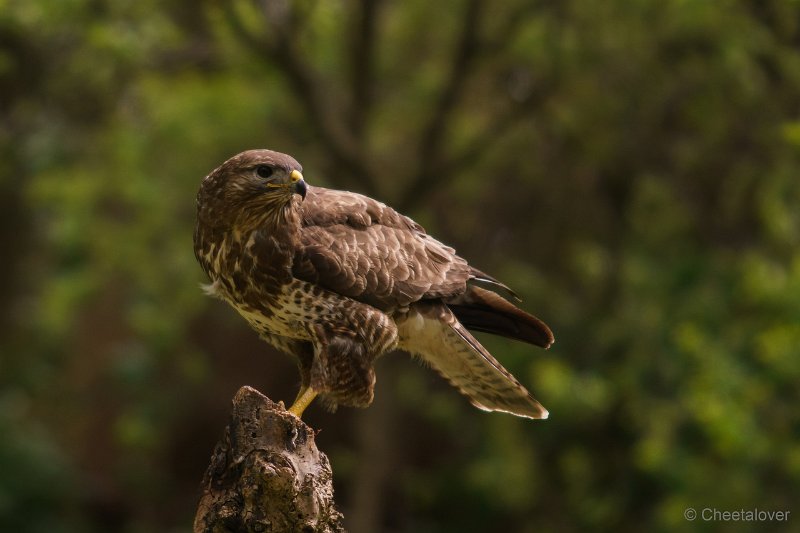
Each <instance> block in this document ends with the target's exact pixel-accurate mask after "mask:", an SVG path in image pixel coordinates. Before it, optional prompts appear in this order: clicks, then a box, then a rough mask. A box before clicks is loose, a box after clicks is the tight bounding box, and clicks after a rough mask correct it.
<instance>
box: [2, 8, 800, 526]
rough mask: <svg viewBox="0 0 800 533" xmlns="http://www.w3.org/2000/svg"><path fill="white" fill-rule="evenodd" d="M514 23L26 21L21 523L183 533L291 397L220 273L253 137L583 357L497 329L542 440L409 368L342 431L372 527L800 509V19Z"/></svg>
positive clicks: (580, 522) (15, 267) (251, 13)
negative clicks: (221, 203) (232, 413)
mask: <svg viewBox="0 0 800 533" xmlns="http://www.w3.org/2000/svg"><path fill="white" fill-rule="evenodd" d="M485 4H487V3H485V2H481V1H479V0H448V1H445V2H423V1H421V0H414V1H410V2H392V1H389V0H384V1H382V2H370V1H364V2H356V1H354V0H353V1H333V2H319V1H314V0H295V1H285V2H280V1H277V0H276V1H268V2H259V3H251V2H248V1H245V0H241V1H235V2H217V1H213V0H204V1H201V2H190V1H188V0H169V1H166V2H154V1H152V0H144V1H139V2H128V1H122V2H101V1H95V0H69V1H62V2H46V1H41V0H35V1H21V0H0V94H2V97H1V98H0V155H1V156H0V246H1V248H0V249H2V250H3V253H2V257H3V261H2V262H0V290H2V294H3V302H4V305H3V306H2V307H1V308H0V357H1V358H0V434H1V435H3V437H2V438H0V530H2V531H20V532H22V531H32V532H33V531H64V532H78V531H128V532H138V531H164V530H170V531H188V530H190V524H191V519H192V516H193V512H194V506H195V505H196V501H197V496H198V494H199V481H200V478H201V476H202V473H203V470H204V468H205V466H206V464H207V458H208V456H209V454H210V452H211V449H212V447H213V444H214V442H215V440H216V438H217V437H218V436H219V434H220V432H221V430H222V427H223V426H224V424H225V420H226V413H227V410H228V402H229V400H230V398H231V397H232V395H233V393H234V391H235V390H236V389H237V388H238V387H239V386H240V385H243V384H251V385H254V386H256V387H258V388H259V389H261V390H262V391H263V392H265V393H266V394H268V395H270V396H271V397H273V398H275V399H284V400H289V399H291V397H292V395H293V393H294V391H295V384H296V380H297V375H296V371H295V369H294V368H293V365H292V363H291V362H290V361H289V360H288V359H287V358H283V357H281V356H278V355H276V354H274V353H270V350H269V349H268V348H267V347H266V346H265V345H263V344H262V343H260V342H259V341H258V340H257V339H256V338H255V335H254V334H253V333H251V332H250V331H249V330H248V328H247V326H246V324H245V323H244V322H243V321H241V320H239V319H238V318H237V317H236V316H235V315H234V313H232V312H231V311H230V310H228V309H226V308H225V307H224V306H223V305H222V304H221V303H219V302H215V301H211V300H209V299H206V298H204V297H203V296H202V295H201V293H200V291H199V290H198V288H197V284H198V282H201V281H203V280H202V275H201V272H200V269H199V268H198V267H197V265H196V264H195V261H194V257H193V255H192V247H191V234H192V228H193V224H194V220H193V219H194V195H195V193H196V190H197V187H198V184H199V181H200V179H201V178H202V177H203V176H204V175H205V174H206V173H207V172H209V171H210V170H211V169H212V168H214V166H216V165H217V164H219V163H220V162H222V161H223V160H224V159H225V158H227V157H229V156H230V155H233V154H234V153H237V152H239V151H241V150H244V149H247V148H253V147H270V148H273V149H277V150H281V151H285V152H289V153H292V154H293V155H295V156H296V157H297V158H298V159H299V160H300V161H301V162H302V163H303V164H304V166H305V174H306V177H307V178H308V179H309V181H310V182H312V183H315V184H322V185H327V186H335V187H340V188H349V189H353V190H359V191H361V192H366V193H368V194H371V195H373V196H376V197H378V198H379V199H381V200H384V201H386V202H387V203H390V204H392V205H396V206H398V207H401V208H402V209H403V210H404V211H407V212H408V214H410V215H412V216H414V217H415V218H416V219H417V220H418V221H420V222H422V223H423V224H424V225H426V227H427V228H428V229H429V231H431V232H432V233H434V234H435V235H436V236H437V237H439V238H440V239H442V240H444V241H445V242H448V243H451V244H453V245H455V246H456V247H457V249H458V250H459V252H460V253H461V254H462V255H463V256H465V257H467V258H469V259H470V260H471V261H472V262H473V263H474V264H476V266H478V267H479V268H481V269H484V270H486V271H488V272H490V273H492V274H494V275H496V276H497V277H499V278H500V279H503V280H504V281H506V282H507V283H508V284H509V285H510V286H512V287H513V288H514V289H515V290H517V291H518V292H519V293H520V294H521V295H523V297H524V299H525V307H526V308H528V309H529V310H531V311H533V312H534V313H536V314H537V315H539V316H541V317H542V318H544V319H545V320H546V321H547V322H548V323H549V324H550V325H551V326H552V327H553V329H554V330H555V333H556V338H557V343H556V345H555V347H554V348H553V349H552V350H551V352H550V353H543V352H537V351H536V350H533V349H531V348H530V347H528V346H523V345H518V344H514V343H509V342H503V341H499V340H496V339H491V338H485V337H482V339H483V340H485V342H486V344H487V345H488V346H489V348H490V349H491V350H492V351H494V352H495V353H496V354H497V355H498V356H499V358H500V359H501V360H502V361H503V362H504V364H506V365H507V366H508V367H509V368H510V369H511V370H512V371H513V372H514V373H515V374H516V375H517V376H518V377H519V378H520V379H521V381H522V382H523V383H525V384H527V385H529V386H530V388H531V390H532V391H533V392H534V394H535V395H536V396H537V397H538V398H539V399H540V400H541V401H542V403H543V404H544V405H545V406H547V407H548V409H549V410H550V412H551V414H552V416H551V419H550V420H548V421H546V422H530V421H525V420H519V419H515V418H512V417H509V416H505V415H501V414H494V415H486V414H484V413H481V412H479V411H477V410H475V409H473V408H471V407H470V406H469V405H468V403H467V402H466V401H465V400H463V399H462V398H461V397H460V396H459V395H458V394H457V393H456V392H455V391H453V390H451V389H450V388H449V387H448V386H447V385H446V384H443V383H442V381H441V380H439V379H438V378H436V377H434V376H433V375H432V373H431V372H430V371H428V370H425V369H422V368H419V367H418V365H415V364H413V363H411V362H408V361H404V360H403V358H402V357H398V356H393V357H392V360H390V361H383V362H382V366H381V368H380V369H379V374H378V376H379V377H378V386H377V391H376V392H377V395H378V400H377V401H376V405H375V406H374V407H373V408H371V409H370V410H367V411H363V412H362V411H352V410H341V411H340V412H338V413H336V414H328V413H324V412H323V411H322V410H321V409H320V408H319V407H317V408H312V410H311V411H310V412H309V420H310V422H311V423H312V425H313V426H314V427H316V428H318V429H320V430H322V433H321V434H320V436H319V442H320V446H321V447H322V448H323V450H325V451H326V452H328V453H329V454H330V456H331V459H332V461H333V466H334V471H335V473H336V477H337V479H336V483H337V495H338V496H337V497H338V500H339V502H340V505H341V507H342V508H343V511H344V513H345V515H346V517H347V519H348V521H349V523H350V526H351V528H352V530H353V531H354V532H356V533H358V530H359V528H360V530H363V531H382V530H385V531H415V532H418V531H534V530H558V531H579V530H596V529H599V530H611V531H642V530H647V531H667V530H675V529H682V528H687V529H692V530H694V529H699V530H712V529H713V530H731V531H738V530H741V531H749V530H751V529H752V528H753V527H754V524H753V523H749V524H748V523H734V522H727V523H719V522H717V523H710V522H703V521H702V520H697V521H696V522H687V521H686V520H685V519H684V516H683V510H684V509H685V508H687V507H694V508H698V509H702V508H703V507H716V508H718V509H722V510H738V509H740V508H746V509H747V508H754V507H758V508H760V509H766V510H789V511H793V513H800V509H797V508H793V506H796V504H797V501H798V500H797V494H800V409H798V408H797V405H798V400H799V399H800V398H799V396H800V394H799V393H798V382H800V208H799V206H800V179H798V177H797V176H798V170H797V169H798V168H800V107H798V102H799V101H800V100H798V95H799V94H800V5H798V4H797V3H796V2H784V1H778V0H774V1H766V2H764V1H756V0H752V1H725V2H722V1H721V2H701V1H689V0H684V1H679V0H672V1H637V2H628V1H623V0H615V1H606V2H578V1H564V2H529V1H523V0H520V1H516V2H514V1H511V2H504V3H502V4H501V3H496V4H492V5H491V6H488V5H485ZM298 66H299V67H301V68H298ZM354 156H355V157H354ZM375 472H378V473H382V474H381V475H378V474H374V475H370V473H375ZM365 494H366V495H367V496H368V497H367V496H364V495H365ZM797 518H798V517H791V518H790V521H789V522H782V523H778V522H774V523H767V524H757V525H758V526H759V529H762V528H763V529H770V530H776V531H777V530H784V531H789V530H792V529H796V527H795V528H792V524H793V523H794V522H796V521H797Z"/></svg>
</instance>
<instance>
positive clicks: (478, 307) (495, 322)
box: [447, 286, 555, 349]
mask: <svg viewBox="0 0 800 533" xmlns="http://www.w3.org/2000/svg"><path fill="white" fill-rule="evenodd" d="M447 306H448V307H449V308H450V310H451V311H452V312H453V314H454V315H455V316H456V318H458V320H459V322H461V323H462V324H463V325H464V326H466V327H467V328H469V329H471V330H474V331H482V332H484V333H492V334H494V335H500V336H502V337H509V338H511V339H517V340H520V341H523V342H527V343H530V344H534V345H536V346H541V347H542V348H545V349H547V348H549V347H550V346H551V345H552V344H553V342H554V341H555V339H554V337H553V332H552V331H550V328H549V327H547V324H545V323H544V322H542V321H541V320H539V319H538V318H536V317H535V316H533V315H530V314H528V313H526V312H525V311H523V310H522V309H519V308H518V307H517V306H515V305H514V304H512V303H511V302H509V301H508V300H506V299H505V298H503V297H502V296H500V295H498V294H496V293H494V292H491V291H487V290H486V289H482V288H480V287H475V286H468V287H467V292H465V293H464V294H462V295H459V296H458V297H456V298H453V299H450V300H448V301H447Z"/></svg>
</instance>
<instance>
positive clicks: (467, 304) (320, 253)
mask: <svg viewBox="0 0 800 533" xmlns="http://www.w3.org/2000/svg"><path fill="white" fill-rule="evenodd" d="M301 172H302V167H301V166H300V164H299V163H298V162H297V161H295V160H294V159H293V158H292V157H290V156H288V155H285V154H281V153H278V152H273V151H270V150H250V151H247V152H243V153H241V154H239V155H236V156H234V157H232V158H231V159H229V160H227V161H226V162H225V163H223V164H222V165H221V166H220V167H219V168H217V169H216V170H214V171H213V172H212V173H211V174H209V175H208V176H207V177H206V178H205V179H204V180H203V183H202V185H201V186H200V191H199V193H198V195H197V226H196V228H195V233H194V250H195V255H196V256H197V259H198V261H199V262H200V264H201V265H202V267H203V270H204V271H205V272H206V274H207V275H208V277H209V278H210V279H211V283H210V284H209V285H207V286H206V291H207V292H208V293H209V294H211V295H214V296H217V297H219V298H221V299H223V300H225V301H226V302H228V303H229V304H230V305H231V306H233V308H234V309H236V311H238V312H239V314H241V315H242V316H243V317H244V318H245V319H246V320H247V321H248V322H249V323H250V325H251V326H252V327H253V328H255V329H256V331H258V333H259V334H260V335H261V337H262V338H263V339H264V340H266V341H267V342H268V343H270V344H272V345H273V346H275V347H276V348H278V349H279V350H281V351H283V352H286V353H288V354H291V355H294V356H295V357H297V360H298V366H299V367H300V375H301V379H302V384H301V388H300V392H299V394H298V396H297V399H296V400H295V403H294V405H293V406H292V407H291V408H290V411H292V412H293V413H294V414H296V415H297V416H300V415H301V414H302V412H303V410H304V409H305V408H306V407H307V406H308V405H309V404H310V403H311V401H312V400H313V399H314V398H315V397H316V396H317V395H321V397H322V398H323V399H325V400H326V401H327V403H328V404H329V405H330V406H333V407H335V406H336V405H338V404H341V405H347V406H356V407H366V406H368V405H369V404H370V403H372V397H373V388H374V385H375V372H374V371H373V362H374V361H375V359H376V358H377V357H378V356H380V355H381V354H384V353H386V352H388V351H391V350H394V349H400V350H404V351H406V352H409V353H411V354H414V355H417V356H419V357H420V358H422V359H423V360H424V361H425V362H426V363H428V364H429V365H430V366H432V367H433V368H434V369H436V370H437V371H438V372H439V373H440V374H441V375H442V376H444V377H445V378H446V379H447V380H448V381H449V382H450V383H451V384H453V385H454V386H455V387H456V388H458V390H460V391H461V392H462V393H463V394H464V395H466V396H467V397H468V398H469V400H470V401H471V402H472V404H473V405H475V406H476V407H478V408H480V409H483V410H486V411H504V412H507V413H512V414H514V415H518V416H523V417H529V418H547V411H546V410H545V409H544V407H542V406H541V405H540V404H539V402H537V401H536V400H535V399H534V398H533V396H531V395H530V393H529V392H528V391H527V390H526V389H525V387H523V386H522V385H521V384H520V383H519V381H517V380H516V378H514V376H512V375H511V373H510V372H509V371H508V370H506V369H505V368H503V366H502V365H501V364H500V363H499V362H498V361H497V360H496V359H495V358H494V357H492V355H491V354H490V353H489V352H488V351H487V350H486V349H485V348H484V347H483V346H481V344H480V343H479V342H478V341H477V340H476V339H475V337H473V336H472V335H471V334H470V332H469V331H467V329H468V328H469V329H472V330H475V331H483V332H488V333H493V334H496V335H501V336H503V337H509V338H512V339H518V340H521V341H525V342H528V343H531V344H535V345H537V346H541V347H543V348H548V347H549V346H550V345H551V344H552V343H553V334H552V333H551V331H550V329H549V328H548V327H547V325H546V324H545V323H544V322H542V321H541V320H539V319H538V318H536V317H534V316H531V315H529V314H528V313H526V312H525V311H522V310H520V309H519V308H517V307H516V306H515V305H514V304H512V303H511V302H510V301H509V300H507V299H506V298H504V297H503V296H501V294H504V295H513V293H512V292H511V290H510V289H509V288H508V287H506V286H505V285H503V284H502V283H500V282H499V281H497V280H496V279H494V278H492V277H491V276H488V275H487V274H484V273H483V272H481V271H479V270H477V269H475V268H473V267H471V266H469V265H468V264H467V262H466V261H465V260H464V259H462V258H461V257H459V256H458V255H456V253H455V250H453V249H452V248H450V247H448V246H446V245H444V244H442V243H441V242H439V241H437V240H436V239H434V238H433V237H431V236H429V235H428V234H427V233H425V230H424V229H423V228H422V227H421V226H420V225H419V224H417V223H416V222H414V221H413V220H411V219H410V218H408V217H405V216H403V215H401V214H399V213H397V212H396V211H395V210H393V209H392V208H391V207H388V206H386V205H385V204H382V203H381V202H378V201H376V200H373V199H371V198H367V197H366V196H362V195H360V194H356V193H352V192H345V191H336V190H331V189H325V188H322V187H311V186H308V185H306V182H305V181H304V180H303V175H302V174H301Z"/></svg>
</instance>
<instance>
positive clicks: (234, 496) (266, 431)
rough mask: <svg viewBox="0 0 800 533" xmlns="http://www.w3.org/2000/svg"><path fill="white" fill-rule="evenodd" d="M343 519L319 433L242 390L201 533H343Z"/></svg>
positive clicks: (213, 474)
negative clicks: (319, 446)
mask: <svg viewBox="0 0 800 533" xmlns="http://www.w3.org/2000/svg"><path fill="white" fill-rule="evenodd" d="M341 521H342V515H341V514H340V513H339V511H337V510H336V507H335V506H334V502H333V474H332V472H331V467H330V463H329V462H328V458H327V457H326V456H325V454H323V453H322V452H320V451H319V450H318V449H317V446H316V444H315V443H314V431H313V430H312V429H311V428H310V427H309V426H307V425H306V424H304V423H303V422H302V421H301V420H300V419H298V418H297V417H295V416H294V415H292V414H290V413H288V412H287V411H286V410H285V409H284V408H283V405H282V404H276V403H274V402H272V401H271V400H270V399H269V398H267V397H266V396H264V395H263V394H261V393H259V392H258V391H257V390H255V389H253V388H251V387H242V388H241V389H239V391H238V392H237V393H236V396H235V397H234V399H233V412H232V413H231V420H230V423H229V424H228V426H227V427H226V428H225V434H224V435H223V437H222V439H221V440H220V441H219V442H218V443H217V445H216V447H215V448H214V454H213V455H212V457H211V463H210V464H209V466H208V470H207V471H206V474H205V476H204V478H203V495H202V497H201V499H200V505H199V506H198V509H197V515H196V516H195V521H194V531H195V533H200V532H203V533H211V532H214V533H221V532H234V531H235V532H239V531H241V532H250V531H260V532H265V531H275V532H283V531H286V532H303V533H306V532H307V533H311V532H325V533H337V532H343V531H344V529H343V528H342V525H341Z"/></svg>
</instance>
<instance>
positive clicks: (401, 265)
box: [292, 187, 473, 309]
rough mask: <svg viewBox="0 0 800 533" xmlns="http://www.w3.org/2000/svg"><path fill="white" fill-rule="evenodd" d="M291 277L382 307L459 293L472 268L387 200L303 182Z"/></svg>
mask: <svg viewBox="0 0 800 533" xmlns="http://www.w3.org/2000/svg"><path fill="white" fill-rule="evenodd" d="M301 209H302V228H301V231H300V236H299V240H300V247H299V249H298V250H297V253H296V254H295V258H294V266H293V268H292V273H293V275H294V276H295V277H297V278H299V279H302V280H305V281H309V282H312V283H317V284H319V285H321V286H323V287H325V288H327V289H329V290H332V291H335V292H337V293H339V294H342V295H344V296H348V297H350V298H353V299H355V300H359V301H361V302H364V303H368V304H370V305H374V306H376V307H378V308H381V309H388V308H396V307H404V306H407V305H409V304H410V303H412V302H415V301H417V300H420V299H425V298H441V297H447V296H452V295H455V294H460V293H463V292H464V291H465V290H466V283H467V281H468V280H469V279H470V277H471V275H472V272H473V269H471V268H470V267H469V265H467V262H466V261H465V260H464V259H462V258H461V257H459V256H458V255H456V253H455V250H453V249H452V248H450V247H449V246H446V245H444V244H442V243H441V242H439V241H437V240H436V239H434V238H432V237H430V236H429V235H428V234H426V233H425V230H424V229H423V228H422V226H420V225H419V224H417V223H416V222H414V221H413V220H411V219H410V218H408V217H405V216H403V215H401V214H399V213H398V212H397V211H395V210H394V209H392V208H390V207H388V206H387V205H385V204H383V203H381V202H378V201H376V200H372V199H371V198H367V197H366V196H362V195H360V194H356V193H351V192H346V191H335V190H331V189H325V188H322V187H309V190H308V193H307V195H306V199H305V201H304V202H303V203H302V204H301Z"/></svg>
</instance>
